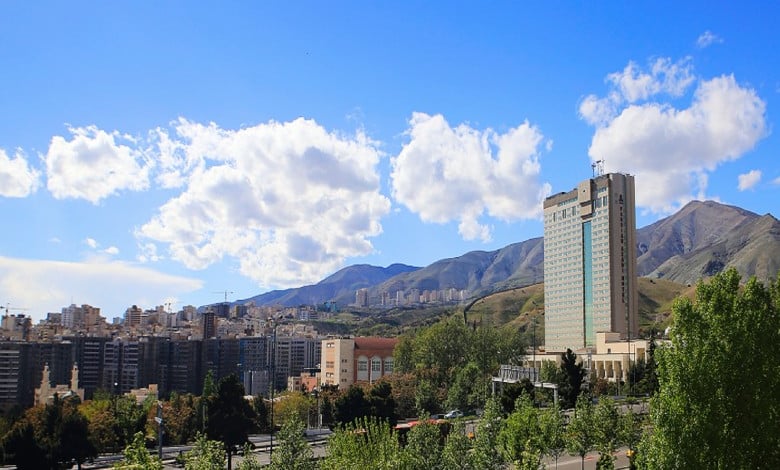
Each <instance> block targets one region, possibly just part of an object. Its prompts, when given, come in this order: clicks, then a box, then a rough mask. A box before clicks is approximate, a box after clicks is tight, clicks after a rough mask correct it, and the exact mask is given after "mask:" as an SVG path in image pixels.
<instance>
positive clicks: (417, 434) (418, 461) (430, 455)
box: [403, 419, 442, 469]
mask: <svg viewBox="0 0 780 470" xmlns="http://www.w3.org/2000/svg"><path fill="white" fill-rule="evenodd" d="M441 451H442V438H441V430H440V429H439V426H437V425H434V424H433V423H431V422H430V421H428V420H427V419H424V420H422V421H421V422H420V424H418V425H417V426H414V427H413V428H412V429H411V430H410V431H409V434H408V435H407V437H406V447H405V448H404V450H403V454H404V457H405V458H404V463H405V464H406V465H408V466H410V467H411V468H428V469H434V468H438V467H439V465H440V464H441Z"/></svg>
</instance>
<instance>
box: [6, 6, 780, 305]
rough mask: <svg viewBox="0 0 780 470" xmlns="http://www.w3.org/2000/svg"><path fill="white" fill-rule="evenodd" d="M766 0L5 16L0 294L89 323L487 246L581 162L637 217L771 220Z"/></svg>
mask: <svg viewBox="0 0 780 470" xmlns="http://www.w3.org/2000/svg"><path fill="white" fill-rule="evenodd" d="M778 8H779V7H778V6H775V5H765V4H763V3H754V4H751V5H749V6H744V5H719V6H713V5H712V4H710V3H704V2H700V3H698V2H691V3H685V4H683V5H680V4H678V3H671V2H668V3H667V2H658V3H654V4H652V5H606V6H603V5H566V6H559V5H520V4H513V3H509V2H506V3H498V4H491V5H490V6H489V8H485V7H483V6H482V5H472V4H466V3H456V4H450V3H448V4H446V5H445V4H442V3H436V2H431V3H426V4H424V5H417V4H411V3H404V4H397V5H396V4H394V5H363V4H359V3H349V2H347V3H342V4H338V5H319V4H309V5H281V4H280V5H275V4H271V5H268V4H265V5H254V4H250V3H247V4H244V3H239V4H237V5H234V8H232V9H214V8H209V7H207V6H205V5H200V4H195V5H188V6H187V8H186V9H182V8H179V7H178V6H174V5H165V4H163V5H160V4H156V3H151V2H142V3H138V4H134V5H132V6H124V5H99V6H95V5H91V6H89V7H87V6H86V5H85V4H79V3H76V4H68V5H63V4H59V3H56V2H44V3H40V4H37V5H35V6H30V5H27V4H24V3H20V2H19V3H14V2H12V3H6V4H3V6H1V7H0V12H1V13H2V15H0V17H2V18H3V20H0V21H2V28H0V61H2V62H0V63H3V64H4V65H5V68H6V70H8V71H9V73H6V74H3V76H2V77H0V87H2V90H3V99H2V100H0V111H2V112H3V114H4V115H5V116H6V117H7V118H6V119H4V120H2V122H0V208H2V214H3V215H4V222H5V224H4V231H3V236H2V240H3V243H2V245H1V248H2V249H0V304H2V306H3V307H5V306H8V307H10V311H9V313H25V314H27V315H31V316H32V317H33V319H34V320H35V321H37V320H39V319H41V318H44V317H45V315H46V313H47V312H50V311H51V312H59V311H60V310H61V309H62V308H63V307H66V306H68V305H70V304H71V303H75V304H76V305H81V304H89V305H92V306H95V307H99V308H100V309H101V312H102V314H103V315H104V316H105V317H107V318H112V317H115V316H121V315H122V314H123V313H124V311H125V310H126V309H127V308H128V307H130V306H131V305H139V306H141V307H143V308H153V307H154V306H156V305H165V304H169V303H170V304H174V307H173V308H174V309H180V308H181V307H182V306H184V305H187V304H193V305H203V304H210V303H216V302H220V301H222V300H223V299H224V297H225V296H227V297H228V300H234V299H240V298H247V297H250V296H253V295H256V294H258V293H262V292H265V291H268V290H271V289H274V288H286V287H298V286H301V285H305V284H311V283H315V282H317V281H319V280H321V279H322V278H324V277H326V276H327V275H329V274H332V273H333V272H335V271H337V270H338V269H340V268H343V267H345V266H348V265H351V264H358V263H368V264H373V265H377V266H387V265H389V264H392V263H396V262H398V263H405V264H409V265H416V266H426V265H428V264H430V263H432V262H434V261H436V260H438V259H442V258H447V257H452V256H458V255H461V254H463V253H466V252H468V251H472V250H494V249H497V248H501V247H503V246H506V245H508V244H510V243H514V242H517V241H522V240H527V239H529V238H532V237H538V236H541V235H542V225H543V224H542V202H543V200H544V198H545V197H547V196H550V195H552V194H556V193H559V192H567V191H570V190H571V189H573V188H575V187H576V185H577V183H578V182H579V181H581V180H583V179H586V178H588V177H590V176H591V172H592V170H591V165H592V164H593V163H594V162H596V161H602V162H603V166H604V170H605V171H606V172H615V171H617V172H624V173H628V174H631V175H634V177H635V182H636V205H637V227H642V226H644V225H647V224H649V223H651V222H653V221H655V220H657V219H659V218H660V217H663V216H666V215H669V214H670V213H672V212H673V211H675V210H676V209H678V208H679V207H681V206H682V205H683V204H684V203H685V202H688V201H689V200H691V199H715V200H719V201H721V202H724V203H727V204H733V205H737V206H740V207H743V208H745V209H748V210H751V211H753V212H756V213H759V214H763V213H767V212H771V210H772V202H773V201H774V200H775V199H776V197H777V194H778V192H779V191H780V168H778V166H777V165H776V163H774V161H773V159H772V157H773V156H774V155H775V154H777V151H778V149H779V148H780V141H778V138H777V137H776V136H774V135H773V134H772V132H771V131H772V128H773V127H774V126H773V121H772V119H771V116H772V110H773V103H774V102H776V101H777V97H778V93H779V92H780V76H778V67H777V65H775V64H774V63H773V61H770V60H767V59H766V58H767V57H771V56H772V54H773V51H774V50H775V49H776V46H777V45H778V44H777V43H778V38H777V37H776V35H775V33H774V31H773V28H772V27H771V24H770V23H771V21H769V20H768V19H769V18H772V17H774V16H775V14H776V13H777V9H778ZM228 293H229V294H228ZM15 308H26V309H29V310H23V311H22V310H14V309H15Z"/></svg>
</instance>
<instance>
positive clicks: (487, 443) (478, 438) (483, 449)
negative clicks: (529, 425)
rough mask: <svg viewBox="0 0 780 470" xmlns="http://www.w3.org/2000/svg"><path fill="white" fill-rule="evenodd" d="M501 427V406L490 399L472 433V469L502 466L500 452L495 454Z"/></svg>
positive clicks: (496, 401)
mask: <svg viewBox="0 0 780 470" xmlns="http://www.w3.org/2000/svg"><path fill="white" fill-rule="evenodd" d="M501 425H502V419H501V405H500V404H499V403H498V400H497V399H496V398H490V399H488V401H487V403H486V404H485V413H484V414H483V415H482V419H480V420H479V423H478V424H477V429H476V432H475V433H474V434H475V436H474V452H473V454H472V459H473V460H472V462H473V465H474V468H476V469H478V470H492V469H495V468H501V467H502V466H503V464H504V458H503V455H502V453H501V452H496V448H497V447H498V435H499V433H500V432H501Z"/></svg>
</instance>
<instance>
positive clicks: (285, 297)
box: [237, 263, 420, 306]
mask: <svg viewBox="0 0 780 470" xmlns="http://www.w3.org/2000/svg"><path fill="white" fill-rule="evenodd" d="M419 269H420V268H419V267H415V266H408V265H405V264H398V263H396V264H391V265H390V266H388V267H386V268H381V267H377V266H371V265H368V264H356V265H352V266H347V267H346V268H343V269H341V270H339V271H336V272H335V273H333V274H331V275H330V276H328V277H326V278H325V279H323V280H322V281H320V282H318V283H317V284H313V285H309V286H303V287H297V288H292V289H284V290H274V291H270V292H266V293H264V294H260V295H256V296H254V297H250V298H248V299H244V300H239V301H237V303H241V304H245V303H248V302H250V301H251V302H254V303H255V305H284V306H295V305H304V304H307V305H311V304H318V303H323V302H326V301H334V300H335V301H337V302H339V303H340V304H341V305H344V304H347V303H353V302H354V301H355V291H357V290H358V289H363V288H368V287H372V286H375V285H377V284H380V283H382V282H384V281H386V280H387V279H390V278H392V277H394V276H398V275H402V274H403V273H407V272H410V271H416V270H419ZM346 299H349V300H346Z"/></svg>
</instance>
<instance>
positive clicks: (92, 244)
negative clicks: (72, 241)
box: [84, 238, 98, 249]
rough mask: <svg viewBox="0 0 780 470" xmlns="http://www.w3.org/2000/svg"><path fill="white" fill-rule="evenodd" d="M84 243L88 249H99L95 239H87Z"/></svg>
mask: <svg viewBox="0 0 780 470" xmlns="http://www.w3.org/2000/svg"><path fill="white" fill-rule="evenodd" d="M84 243H86V244H87V246H88V247H90V248H92V249H95V248H97V247H98V242H97V240H95V239H94V238H87V239H85V240H84Z"/></svg>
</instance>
